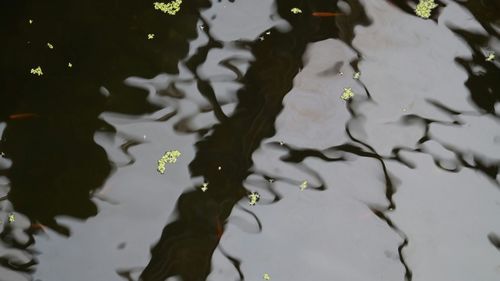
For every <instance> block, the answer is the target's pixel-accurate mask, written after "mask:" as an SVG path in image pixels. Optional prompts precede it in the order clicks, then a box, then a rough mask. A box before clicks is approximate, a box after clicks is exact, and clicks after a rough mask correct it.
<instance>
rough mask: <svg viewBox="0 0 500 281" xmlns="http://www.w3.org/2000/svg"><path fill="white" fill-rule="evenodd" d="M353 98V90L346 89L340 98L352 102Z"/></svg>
mask: <svg viewBox="0 0 500 281" xmlns="http://www.w3.org/2000/svg"><path fill="white" fill-rule="evenodd" d="M352 97H354V93H353V92H352V89H351V88H344V92H343V93H342V95H341V96H340V98H341V99H343V100H345V101H347V100H350V99H351V98H352Z"/></svg>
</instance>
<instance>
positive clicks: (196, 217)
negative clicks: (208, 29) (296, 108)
mask: <svg viewBox="0 0 500 281" xmlns="http://www.w3.org/2000/svg"><path fill="white" fill-rule="evenodd" d="M350 2H353V3H354V4H355V5H352V8H353V12H352V15H355V16H354V17H353V18H351V24H350V25H348V24H347V20H345V21H344V24H343V25H340V28H343V30H342V34H343V35H344V36H345V37H346V38H345V39H346V41H348V42H350V40H352V34H353V33H352V30H350V29H352V28H353V27H354V24H355V23H357V22H359V21H361V22H364V23H366V22H367V19H366V17H365V14H364V12H363V11H362V10H358V9H361V5H360V4H359V3H358V2H357V1H350ZM277 7H278V12H279V14H280V16H281V17H283V18H284V19H286V20H287V21H289V22H290V24H291V25H292V26H293V29H292V30H291V31H289V32H285V33H282V32H280V31H278V30H271V33H270V34H269V35H266V36H265V40H263V41H260V40H257V41H256V42H251V43H242V44H243V45H244V46H243V48H249V49H250V50H251V52H252V54H253V56H254V61H253V62H252V64H251V65H250V68H249V69H248V71H247V73H246V74H245V75H244V76H243V77H242V79H241V82H242V83H243V88H242V89H241V90H240V91H238V100H239V103H238V105H237V107H236V109H235V111H234V114H233V115H232V116H231V117H229V118H220V119H221V120H222V122H221V123H220V124H219V125H216V126H215V127H214V128H213V133H212V134H211V135H210V136H208V137H206V138H205V139H203V140H201V141H200V142H198V143H197V154H196V157H195V159H194V160H193V161H192V162H191V164H190V166H189V167H190V170H191V175H192V176H193V177H195V176H203V177H204V178H205V180H206V181H208V182H209V189H208V191H206V192H205V193H202V192H201V191H198V190H197V191H191V192H187V193H184V194H183V195H181V197H180V198H179V201H178V203H177V211H178V217H177V219H176V220H175V221H174V222H172V223H169V224H168V225H167V226H166V227H165V228H164V230H163V233H162V235H161V238H160V241H159V242H158V243H157V244H156V245H155V246H154V248H153V249H152V258H151V261H150V263H149V264H148V266H147V267H146V269H145V270H144V271H143V272H142V275H141V278H142V280H145V281H157V280H158V281H159V280H165V279H167V278H168V277H170V276H175V275H179V276H181V277H182V279H183V280H185V281H191V280H193V281H194V280H205V279H206V277H207V276H208V274H209V273H210V261H211V257H212V254H213V251H214V249H215V248H216V247H217V245H218V242H219V239H220V236H221V235H222V232H223V225H224V221H225V220H226V219H227V218H228V216H229V214H230V212H231V210H232V208H233V207H234V206H235V204H236V203H237V202H238V201H239V200H241V199H242V198H243V197H244V196H245V195H246V193H247V192H246V190H245V188H244V187H243V184H242V182H243V181H244V180H245V178H246V177H247V176H248V175H249V174H250V172H249V169H250V168H251V166H252V160H251V156H252V153H253V151H255V149H257V147H258V146H259V145H260V143H261V141H262V140H263V139H264V138H266V137H270V136H272V135H273V134H274V130H275V129H274V121H275V119H276V117H277V115H278V114H279V112H280V111H281V109H282V101H283V98H284V96H285V95H286V94H287V93H288V92H289V91H290V90H291V88H292V82H293V78H294V77H295V75H296V74H297V73H298V71H299V70H300V68H301V67H302V55H303V53H304V50H305V48H306V45H307V43H309V42H313V41H318V40H323V39H326V38H332V37H333V38H338V37H339V30H338V27H337V26H336V19H335V18H333V17H330V18H318V17H313V16H311V13H312V12H313V11H332V12H335V11H336V1H331V2H329V3H326V2H325V1H319V0H318V1H307V2H306V1H289V0H286V1H285V0H278V1H277ZM293 7H299V8H300V9H301V10H302V12H303V13H302V14H301V15H300V16H297V15H294V14H292V13H290V9H291V8H293ZM346 17H350V16H349V15H347V16H346ZM350 36H351V38H349V37H350ZM343 39H344V38H343ZM215 45H216V44H213V40H211V41H210V42H209V44H208V45H207V46H208V47H207V48H208V49H209V48H210V46H215ZM201 50H204V49H203V48H201ZM199 51H200V50H199ZM206 53H207V50H206V49H205V50H204V57H203V59H201V58H200V56H199V54H200V52H198V54H197V55H195V60H196V62H197V63H195V64H201V63H203V61H204V60H205V58H206ZM190 63H192V60H191V61H188V63H187V64H188V66H190V69H196V65H195V66H192V65H190ZM204 83H206V82H204ZM208 86H209V85H208ZM199 89H200V91H203V89H206V90H207V91H210V89H211V87H207V85H205V87H199ZM202 94H203V95H205V96H206V97H210V96H211V94H210V93H204V92H202ZM218 166H221V167H222V169H221V170H219V169H218ZM230 259H231V261H232V262H233V263H234V264H235V266H238V261H237V260H236V259H234V258H230ZM240 275H241V272H240Z"/></svg>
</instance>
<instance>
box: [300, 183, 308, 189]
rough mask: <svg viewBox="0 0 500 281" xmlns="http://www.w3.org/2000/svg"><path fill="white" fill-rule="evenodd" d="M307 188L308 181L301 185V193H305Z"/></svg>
mask: <svg viewBox="0 0 500 281" xmlns="http://www.w3.org/2000/svg"><path fill="white" fill-rule="evenodd" d="M306 188H307V181H303V182H302V183H301V184H300V191H304V189H306Z"/></svg>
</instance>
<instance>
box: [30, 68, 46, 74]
mask: <svg viewBox="0 0 500 281" xmlns="http://www.w3.org/2000/svg"><path fill="white" fill-rule="evenodd" d="M31 74H34V75H38V76H41V75H43V72H42V68H41V67H39V66H38V67H37V68H32V69H31Z"/></svg>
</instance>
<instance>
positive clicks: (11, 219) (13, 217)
mask: <svg viewBox="0 0 500 281" xmlns="http://www.w3.org/2000/svg"><path fill="white" fill-rule="evenodd" d="M15 221H16V216H15V215H14V214H9V223H13V222H15Z"/></svg>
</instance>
